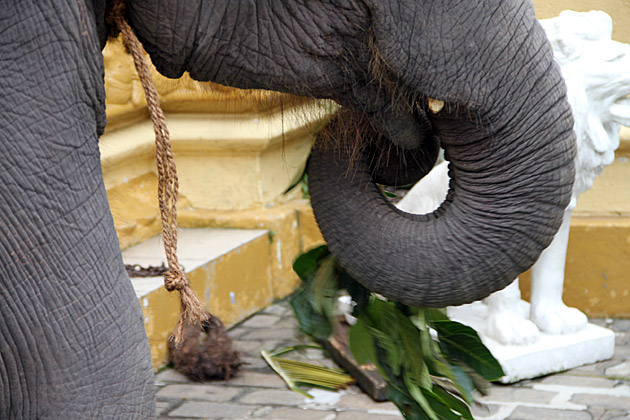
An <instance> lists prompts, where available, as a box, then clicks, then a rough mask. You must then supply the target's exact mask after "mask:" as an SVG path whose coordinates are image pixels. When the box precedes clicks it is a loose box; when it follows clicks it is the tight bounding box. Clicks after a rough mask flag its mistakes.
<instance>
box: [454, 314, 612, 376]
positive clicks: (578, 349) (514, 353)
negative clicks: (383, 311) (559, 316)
mask: <svg viewBox="0 0 630 420" xmlns="http://www.w3.org/2000/svg"><path fill="white" fill-rule="evenodd" d="M486 313H487V307H486V306H485V305H484V304H482V303H481V302H475V303H473V304H470V305H464V306H461V307H457V308H449V311H448V314H449V318H451V319H452V320H453V321H457V322H461V323H462V324H465V325H468V326H470V327H472V328H473V329H475V331H477V333H478V334H479V336H480V337H481V340H482V341H483V343H484V344H485V345H486V347H488V349H489V350H490V352H491V353H492V354H493V355H494V357H495V358H496V359H497V360H498V361H499V363H500V364H501V366H502V367H503V371H504V372H505V376H504V377H503V378H501V379H500V382H503V383H513V382H517V381H520V380H522V379H530V378H536V377H539V376H543V375H548V374H550V373H555V372H561V371H564V370H567V369H572V368H575V367H578V366H582V365H586V364H589V363H595V362H598V361H601V360H606V359H610V358H611V357H612V356H613V353H614V350H615V333H614V332H613V331H611V330H609V329H606V328H602V327H599V326H597V325H593V324H588V325H587V326H586V328H585V329H583V330H582V331H579V332H577V333H574V334H566V335H549V334H545V333H541V334H540V337H539V339H538V341H537V342H536V343H534V344H530V345H525V346H514V345H509V346H506V345H503V344H501V343H499V342H497V341H496V340H493V339H492V338H490V337H488V336H487V335H486V333H485V329H486V322H485V318H486Z"/></svg>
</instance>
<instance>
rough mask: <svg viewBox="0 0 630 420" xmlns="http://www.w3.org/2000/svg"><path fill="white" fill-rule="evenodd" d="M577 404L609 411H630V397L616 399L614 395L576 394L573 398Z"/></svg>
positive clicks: (573, 401)
mask: <svg viewBox="0 0 630 420" xmlns="http://www.w3.org/2000/svg"><path fill="white" fill-rule="evenodd" d="M571 402H572V403H575V404H584V405H586V406H588V407H589V408H590V407H601V408H605V409H609V410H630V397H627V396H624V397H616V396H613V395H595V394H575V395H573V397H572V398H571Z"/></svg>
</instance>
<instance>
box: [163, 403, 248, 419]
mask: <svg viewBox="0 0 630 420" xmlns="http://www.w3.org/2000/svg"><path fill="white" fill-rule="evenodd" d="M253 409H254V408H253V407H251V406H246V405H239V404H222V403H212V402H198V401H188V402H185V403H184V404H182V405H181V406H180V407H177V408H176V409H175V410H173V411H171V412H170V413H169V417H189V418H195V419H244V418H246V417H247V416H248V415H249V414H250V413H251V412H252V411H253Z"/></svg>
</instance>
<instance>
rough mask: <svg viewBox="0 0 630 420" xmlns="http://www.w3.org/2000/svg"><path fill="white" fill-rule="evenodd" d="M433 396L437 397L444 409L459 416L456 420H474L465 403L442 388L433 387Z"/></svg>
mask: <svg viewBox="0 0 630 420" xmlns="http://www.w3.org/2000/svg"><path fill="white" fill-rule="evenodd" d="M433 394H434V395H435V396H437V397H438V398H439V399H440V400H441V401H442V403H443V404H444V405H445V406H446V407H448V408H449V409H450V410H452V411H455V412H456V413H458V414H459V416H457V417H456V418H457V419H459V418H460V417H463V418H465V419H467V420H474V418H473V416H472V413H471V412H470V409H469V408H468V406H467V405H466V403H465V402H464V401H462V400H461V399H459V398H457V397H456V396H455V395H453V394H451V393H450V392H448V391H447V390H445V389H444V388H442V387H440V386H434V387H433Z"/></svg>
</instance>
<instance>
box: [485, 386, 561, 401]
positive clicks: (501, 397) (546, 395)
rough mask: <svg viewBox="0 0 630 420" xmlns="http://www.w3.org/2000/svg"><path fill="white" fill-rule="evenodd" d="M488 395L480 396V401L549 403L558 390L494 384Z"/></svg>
mask: <svg viewBox="0 0 630 420" xmlns="http://www.w3.org/2000/svg"><path fill="white" fill-rule="evenodd" d="M488 391H489V392H488V395H486V396H483V397H481V398H479V401H480V402H482V403H483V402H526V403H537V404H548V403H549V402H550V401H551V399H552V398H553V397H555V396H556V395H557V393H556V392H548V391H538V390H534V389H530V388H515V387H512V386H492V387H490V389H489V390H488Z"/></svg>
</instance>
